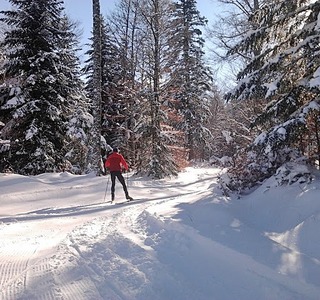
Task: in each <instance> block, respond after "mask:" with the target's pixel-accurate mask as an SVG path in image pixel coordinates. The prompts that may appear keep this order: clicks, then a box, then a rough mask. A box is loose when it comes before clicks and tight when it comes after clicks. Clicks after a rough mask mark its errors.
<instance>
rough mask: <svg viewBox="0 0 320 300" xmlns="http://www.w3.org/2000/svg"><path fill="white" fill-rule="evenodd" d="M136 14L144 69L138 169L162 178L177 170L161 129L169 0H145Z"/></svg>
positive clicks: (167, 138)
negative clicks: (139, 20) (140, 27)
mask: <svg viewBox="0 0 320 300" xmlns="http://www.w3.org/2000/svg"><path fill="white" fill-rule="evenodd" d="M140 13H141V15H142V18H143V22H144V27H143V29H144V30H145V32H146V33H147V36H146V39H145V41H144V44H143V45H142V47H141V48H143V49H141V50H142V51H143V52H142V53H143V55H144V57H143V60H141V62H142V61H143V63H144V65H143V67H144V69H145V78H144V79H143V80H144V83H145V85H144V89H145V91H144V93H143V95H144V99H145V101H144V103H145V104H146V105H144V107H143V108H142V107H140V108H141V109H143V111H142V113H143V116H144V118H143V119H141V120H140V122H139V123H138V125H139V126H138V133H140V134H141V138H142V141H143V149H142V151H143V152H142V154H141V161H140V165H139V171H140V172H143V173H147V174H148V175H149V176H151V177H153V178H163V177H165V176H168V175H175V174H176V173H177V165H176V164H175V162H174V160H173V157H172V153H171V151H170V147H169V144H170V136H168V135H167V134H165V132H164V131H163V127H162V126H163V125H164V124H165V122H166V120H167V115H166V114H165V112H164V110H163V109H162V106H163V105H164V104H165V99H166V97H165V96H166V91H165V87H166V81H165V80H164V79H165V75H166V73H165V70H166V62H167V61H168V58H169V56H168V55H169V53H168V51H166V50H167V49H168V38H169V25H170V24H169V22H168V21H169V19H168V18H169V16H170V13H171V11H170V2H169V1H167V0H146V1H143V2H142V3H141V6H140ZM141 66H142V65H141Z"/></svg>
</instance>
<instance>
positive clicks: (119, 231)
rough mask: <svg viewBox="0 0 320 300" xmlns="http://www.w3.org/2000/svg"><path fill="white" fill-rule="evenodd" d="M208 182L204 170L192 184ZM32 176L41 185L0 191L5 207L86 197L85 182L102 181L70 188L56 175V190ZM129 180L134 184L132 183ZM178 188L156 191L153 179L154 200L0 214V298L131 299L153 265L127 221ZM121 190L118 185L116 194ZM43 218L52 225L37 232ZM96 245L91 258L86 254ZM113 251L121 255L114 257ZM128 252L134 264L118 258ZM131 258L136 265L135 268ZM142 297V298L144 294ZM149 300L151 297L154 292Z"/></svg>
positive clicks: (43, 225)
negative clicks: (16, 202) (76, 193)
mask: <svg viewBox="0 0 320 300" xmlns="http://www.w3.org/2000/svg"><path fill="white" fill-rule="evenodd" d="M39 177H40V176H39ZM35 179H37V178H36V177H35ZM210 180H212V175H209V176H208V178H204V179H199V181H198V182H196V183H195V184H200V185H202V184H203V183H204V182H209V181H210ZM30 181H31V184H32V180H30ZM35 181H37V182H42V183H43V185H44V186H43V188H42V189H34V190H32V189H31V191H27V192H24V191H23V188H21V187H20V188H21V190H20V191H16V190H15V187H14V188H13V190H14V191H13V192H9V193H7V194H3V197H1V200H2V199H5V200H6V203H8V206H10V202H11V201H14V200H15V199H17V198H18V199H19V198H23V199H24V200H25V201H24V203H28V202H33V199H35V198H36V200H37V201H44V202H45V201H48V203H49V202H50V203H51V204H52V203H54V201H53V200H54V199H59V197H61V196H62V195H63V197H66V194H67V197H69V196H68V194H69V193H70V197H71V196H72V195H73V196H74V190H79V192H80V193H81V192H83V191H85V193H84V194H85V195H86V190H89V193H88V194H89V195H90V189H91V188H92V187H94V188H97V187H99V186H100V189H101V186H102V189H101V191H103V189H104V187H105V179H104V178H103V179H101V180H100V181H99V184H95V185H93V184H92V183H89V184H87V185H85V184H83V182H81V183H80V184H79V185H74V183H73V182H70V185H69V186H65V185H66V182H65V181H64V180H62V181H61V182H62V186H61V187H58V188H57V187H56V188H55V187H48V186H47V185H48V184H50V182H47V181H45V180H41V179H39V178H38V180H35ZM101 181H102V182H103V183H102V184H101ZM109 184H110V183H109ZM130 184H131V186H132V187H133V186H138V187H139V182H132V183H130ZM181 185H182V184H180V186H176V184H173V185H172V186H168V187H167V188H168V189H169V191H167V192H166V193H165V194H163V192H162V190H161V187H162V185H161V184H159V188H158V189H157V188H156V189H155V190H154V189H153V185H152V184H151V185H150V187H149V189H150V194H152V197H153V199H155V200H149V199H141V200H139V199H138V200H137V201H136V202H134V201H133V202H128V203H123V204H122V205H120V206H114V205H109V204H108V203H93V204H88V202H90V200H91V199H90V198H88V197H87V196H85V198H86V199H85V200H86V203H84V202H80V204H79V205H75V206H66V207H44V208H41V209H37V210H30V211H26V210H25V207H27V208H28V207H29V206H28V205H26V206H25V207H23V208H22V211H21V212H19V213H17V214H15V215H11V216H7V215H0V234H1V236H2V237H3V238H4V239H3V240H6V244H4V243H2V242H1V241H0V290H1V294H0V295H1V296H0V299H3V300H11V299H12V300H16V299H19V300H27V299H30V300H31V299H41V300H46V299H74V300H76V299H77V300H79V299H134V298H135V297H136V296H138V295H139V293H140V292H139V291H132V290H131V288H132V287H133V286H135V285H137V283H138V285H141V287H142V288H141V290H143V287H144V286H148V284H147V283H148V279H147V275H148V273H149V275H150V276H152V274H154V271H155V270H154V263H153V261H154V258H153V255H151V254H149V253H148V252H149V250H150V249H149V248H150V247H149V246H147V247H146V246H143V245H142V244H141V245H140V246H139V245H137V244H135V242H133V241H132V240H131V239H130V238H128V237H130V236H131V237H132V238H133V239H135V234H134V232H132V228H131V226H133V225H134V224H133V223H134V222H135V218H136V217H138V216H139V214H140V212H141V211H144V210H145V209H146V208H147V207H149V206H152V205H156V204H157V203H161V202H166V201H171V200H172V199H176V198H179V197H182V195H181V194H180V193H179V191H180V188H181ZM109 188H110V187H109ZM170 189H171V191H170ZM184 192H185V193H186V195H188V194H194V193H195V192H194V190H193V189H191V190H190V191H189V192H188V191H184ZM121 193H122V191H121V189H120V188H119V184H118V186H117V194H118V195H121ZM150 199H151V197H150ZM31 207H32V206H31ZM101 215H104V216H101ZM83 216H85V218H84V217H83ZM52 219H54V220H52ZM77 219H79V220H77ZM47 222H50V223H52V227H51V229H50V230H49V232H48V230H46V232H41V230H40V231H39V228H47V227H48V226H47V225H46V223H47ZM61 225H63V226H61ZM60 227H63V228H65V227H68V228H70V232H69V233H68V234H67V235H65V231H62V230H60V229H59V228H60ZM17 232H18V233H19V235H18V236H17V234H16V233H17ZM24 235H25V238H24ZM10 237H12V238H11V239H10ZM8 239H9V240H10V243H8V242H7V241H8ZM48 241H50V242H49V243H48ZM136 242H137V241H136ZM140 242H141V243H142V241H140ZM99 247H100V248H101V249H99ZM135 247H146V248H147V249H145V250H144V252H143V253H144V254H145V255H143V257H139V256H141V252H140V251H141V249H139V251H137V257H135V255H134V252H135ZM97 249H98V250H99V251H98V253H99V255H98V256H97V255H92V254H93V253H96V252H95V251H96V250H97ZM121 249H126V250H125V251H124V250H121ZM121 251H122V252H126V251H128V252H127V253H123V255H124V257H121V254H119V253H120V252H121ZM128 257H131V259H132V257H134V260H137V261H133V262H131V263H130V262H128V261H127V260H126V259H127V258H128ZM139 260H140V261H141V262H140V263H141V268H142V269H143V270H139V267H137V266H136V264H137V263H138V264H139ZM97 262H98V263H97ZM149 265H150V266H149ZM160 267H161V265H159V268H160ZM115 268H117V269H118V271H117V272H119V273H123V276H122V277H121V278H113V273H114V271H115V270H114V269H115ZM145 272H146V273H145ZM130 281H132V284H131V283H130ZM35 287H36V288H35ZM33 291H35V293H34V292H33ZM106 295H107V296H106ZM105 297H108V298H105ZM139 297H140V296H139ZM142 297H143V296H142ZM146 297H147V298H145V299H148V297H149V296H148V293H147V295H146ZM140 299H143V298H140ZM154 299H157V296H156V293H154ZM159 299H161V298H159Z"/></svg>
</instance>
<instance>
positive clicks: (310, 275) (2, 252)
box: [0, 167, 320, 300]
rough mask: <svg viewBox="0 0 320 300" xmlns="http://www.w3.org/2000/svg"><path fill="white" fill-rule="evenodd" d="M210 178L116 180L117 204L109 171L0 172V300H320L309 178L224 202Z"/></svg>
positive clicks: (213, 174) (206, 173) (208, 171)
mask: <svg viewBox="0 0 320 300" xmlns="http://www.w3.org/2000/svg"><path fill="white" fill-rule="evenodd" d="M220 175H223V171H222V170H221V169H215V168H204V167H203V168H187V169H186V170H185V171H184V172H182V173H180V174H179V176H178V177H176V178H171V179H162V180H150V179H146V178H142V177H137V176H133V175H132V174H131V173H129V174H125V175H124V176H125V178H126V180H127V182H128V186H129V192H130V194H131V196H133V197H134V198H136V199H137V200H135V201H132V202H126V203H123V204H122V205H117V204H110V203H109V202H108V201H109V198H110V194H109V189H110V180H109V177H108V176H102V177H96V176H94V175H93V174H89V175H77V176H76V175H71V174H69V173H53V174H42V175H38V176H28V177H27V176H20V175H14V174H0V190H1V195H0V203H1V212H0V234H1V240H0V299H4V300H10V299H20V300H21V299H22V300H25V299H32V300H34V299H77V300H79V299H95V300H96V299H116V300H118V299H126V300H127V299H128V300H133V299H139V300H149V299H155V300H169V299H175V300H177V299H181V300H188V299H190V300H191V299H192V300H195V299H197V300H201V299H203V300H204V299H206V300H214V299H227V300H228V299H230V300H231V299H232V300H234V299H238V300H242V299H243V300H247V299H268V300H272V299H281V300H294V299H299V300H301V299H304V300H306V299H319V295H320V281H319V278H320V243H319V227H320V201H319V188H320V180H319V178H318V177H317V178H316V180H314V181H313V182H312V183H311V184H306V183H303V184H301V183H298V182H295V183H294V184H291V185H279V183H278V181H277V179H276V178H275V177H273V178H270V179H269V180H267V181H266V182H265V183H264V184H263V185H261V186H260V187H259V188H258V189H256V190H255V191H254V192H253V193H251V194H249V195H246V196H242V197H241V198H233V197H227V196H224V194H223V193H222V192H221V191H220V190H219V185H218V177H219V176H220ZM106 187H107V188H108V193H107V197H106V200H107V201H104V195H105V191H106ZM116 198H117V202H118V203H120V202H123V201H124V193H123V191H122V189H121V187H120V184H119V183H118V182H117V186H116Z"/></svg>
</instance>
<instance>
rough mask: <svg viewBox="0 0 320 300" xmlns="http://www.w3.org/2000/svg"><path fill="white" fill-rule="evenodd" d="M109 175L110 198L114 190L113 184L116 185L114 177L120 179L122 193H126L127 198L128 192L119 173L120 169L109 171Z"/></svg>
mask: <svg viewBox="0 0 320 300" xmlns="http://www.w3.org/2000/svg"><path fill="white" fill-rule="evenodd" d="M110 175H111V197H112V200H113V199H114V191H115V186H116V178H118V180H119V181H120V183H121V184H122V187H123V190H124V193H125V194H126V198H128V196H129V194H128V189H127V186H126V182H125V180H124V178H123V176H122V174H121V171H112V172H110Z"/></svg>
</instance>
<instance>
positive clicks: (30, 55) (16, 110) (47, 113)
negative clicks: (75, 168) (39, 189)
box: [0, 0, 74, 174]
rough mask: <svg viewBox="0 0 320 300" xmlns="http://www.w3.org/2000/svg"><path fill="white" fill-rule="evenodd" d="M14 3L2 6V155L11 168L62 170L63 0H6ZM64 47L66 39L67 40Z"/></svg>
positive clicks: (65, 99) (65, 101)
mask: <svg viewBox="0 0 320 300" xmlns="http://www.w3.org/2000/svg"><path fill="white" fill-rule="evenodd" d="M10 2H11V4H12V5H13V6H14V7H15V8H16V9H15V10H11V11H4V12H2V14H3V15H4V17H3V18H2V21H3V22H4V23H5V24H7V25H9V26H10V28H12V29H11V30H9V31H7V32H6V33H5V39H4V43H3V44H4V45H5V47H6V48H7V49H10V51H9V52H8V53H7V56H8V61H7V63H6V65H5V71H6V76H7V78H8V80H6V88H7V90H6V95H5V96H4V95H2V97H4V99H5V101H4V103H2V105H1V107H0V110H1V114H2V116H3V118H4V124H5V127H4V129H3V130H2V132H1V134H2V138H4V139H8V140H10V141H11V147H10V151H7V152H6V153H5V158H6V159H7V160H8V161H9V162H10V165H11V166H12V168H13V169H14V171H15V172H19V173H22V174H38V173H42V172H50V171H59V170H64V169H65V168H66V166H67V165H68V162H67V161H66V158H65V151H66V149H65V140H66V134H67V130H68V126H67V121H68V115H69V114H70V109H71V108H70V103H69V100H70V97H71V94H72V92H73V91H74V89H73V88H72V78H71V77H72V76H73V75H72V73H73V72H72V71H70V69H69V67H70V65H68V64H66V62H67V61H68V56H69V55H70V51H69V49H66V48H65V45H64V43H62V42H61V41H65V40H66V39H68V37H67V36H69V35H70V32H68V31H66V30H64V29H63V28H64V27H63V21H62V12H63V6H62V2H61V1H58V0H38V1H32V0H23V1H18V0H10ZM67 47H69V45H67Z"/></svg>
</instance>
